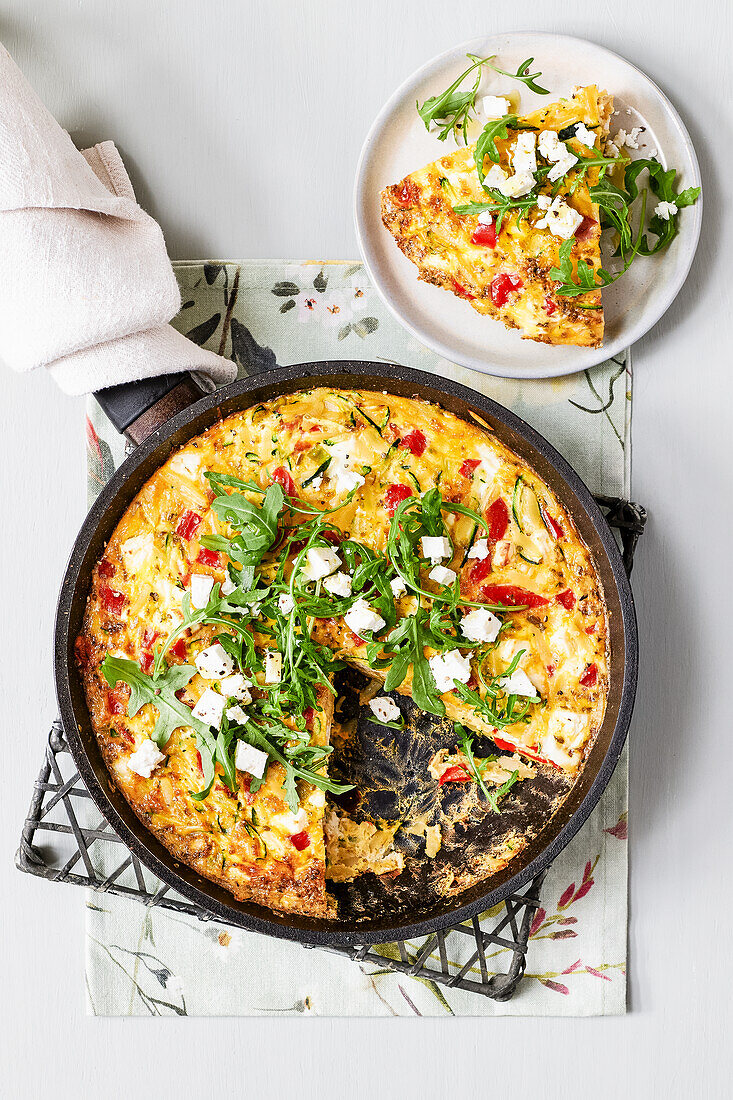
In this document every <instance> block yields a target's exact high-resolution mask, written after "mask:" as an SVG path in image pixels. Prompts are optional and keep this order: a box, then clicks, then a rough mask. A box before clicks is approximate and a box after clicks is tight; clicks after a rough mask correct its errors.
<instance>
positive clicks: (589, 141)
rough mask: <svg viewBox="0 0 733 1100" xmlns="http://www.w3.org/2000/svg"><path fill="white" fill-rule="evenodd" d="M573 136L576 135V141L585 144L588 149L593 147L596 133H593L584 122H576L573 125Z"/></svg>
mask: <svg viewBox="0 0 733 1100" xmlns="http://www.w3.org/2000/svg"><path fill="white" fill-rule="evenodd" d="M573 136H574V137H576V138H577V139H578V141H579V142H581V143H582V144H583V145H585V146H586V147H587V148H588V149H595V145H596V135H595V134H594V133H593V131H592V130H589V129H588V127H587V126H586V125H585V123H584V122H579V123H578V125H577V126H576V127H575V134H574V135H573Z"/></svg>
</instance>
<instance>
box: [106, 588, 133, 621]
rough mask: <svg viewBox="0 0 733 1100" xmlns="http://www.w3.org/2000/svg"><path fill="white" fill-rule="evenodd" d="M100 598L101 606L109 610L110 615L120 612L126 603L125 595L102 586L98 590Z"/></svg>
mask: <svg viewBox="0 0 733 1100" xmlns="http://www.w3.org/2000/svg"><path fill="white" fill-rule="evenodd" d="M99 595H100V598H101V600H102V607H103V608H104V610H105V611H109V612H111V614H112V615H119V614H121V612H122V608H123V607H124V606H125V604H126V603H127V596H125V595H123V593H122V592H115V590H114V589H113V588H107V587H105V588H102V589H101V590H100V592H99Z"/></svg>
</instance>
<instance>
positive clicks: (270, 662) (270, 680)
mask: <svg viewBox="0 0 733 1100" xmlns="http://www.w3.org/2000/svg"><path fill="white" fill-rule="evenodd" d="M282 671H283V656H282V653H278V651H277V650H276V649H268V650H267V651H266V652H265V683H266V684H277V683H279V682H280V677H281V676H282Z"/></svg>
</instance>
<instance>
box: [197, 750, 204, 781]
mask: <svg viewBox="0 0 733 1100" xmlns="http://www.w3.org/2000/svg"><path fill="white" fill-rule="evenodd" d="M196 763H197V764H198V766H199V771H200V772H201V774H202V775H203V774H204V762H203V760H202V759H201V753H200V752H199V750H198V749H196Z"/></svg>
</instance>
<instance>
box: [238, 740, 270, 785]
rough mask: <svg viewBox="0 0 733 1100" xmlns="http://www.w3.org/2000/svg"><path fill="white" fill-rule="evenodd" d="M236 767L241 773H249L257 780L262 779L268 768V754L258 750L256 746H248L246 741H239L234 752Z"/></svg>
mask: <svg viewBox="0 0 733 1100" xmlns="http://www.w3.org/2000/svg"><path fill="white" fill-rule="evenodd" d="M234 766H235V768H238V769H239V771H240V772H249V774H250V775H254V776H256V777H257V779H262V776H263V775H264V774H265V768H266V767H267V753H266V752H262V750H261V749H256V748H255V747H254V745H248V744H247V742H246V741H237V747H236V749H235V750H234Z"/></svg>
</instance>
